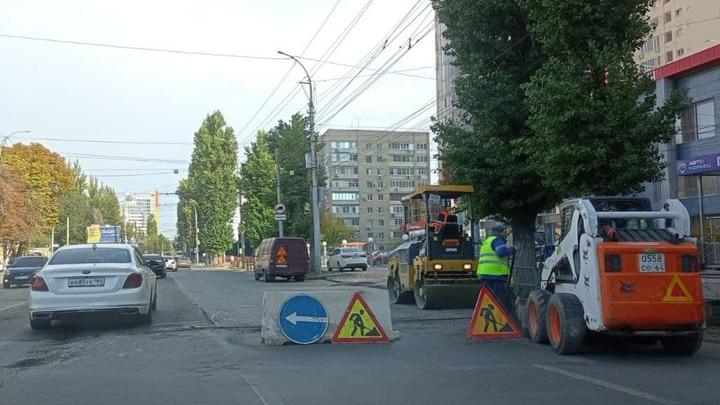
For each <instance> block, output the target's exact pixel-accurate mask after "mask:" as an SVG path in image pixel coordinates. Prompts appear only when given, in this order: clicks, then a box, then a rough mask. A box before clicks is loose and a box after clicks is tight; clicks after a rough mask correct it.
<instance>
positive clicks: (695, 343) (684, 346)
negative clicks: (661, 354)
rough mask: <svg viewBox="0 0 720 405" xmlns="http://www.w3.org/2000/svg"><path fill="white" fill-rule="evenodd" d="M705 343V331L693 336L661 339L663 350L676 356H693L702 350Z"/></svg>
mask: <svg viewBox="0 0 720 405" xmlns="http://www.w3.org/2000/svg"><path fill="white" fill-rule="evenodd" d="M702 341H703V331H701V330H699V331H697V332H695V333H693V334H691V335H684V336H670V337H665V338H662V339H660V344H662V347H663V349H665V351H666V352H668V353H670V354H672V355H675V356H692V355H693V354H695V352H697V351H698V349H700V346H701V345H702Z"/></svg>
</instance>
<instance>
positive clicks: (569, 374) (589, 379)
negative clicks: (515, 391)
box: [533, 364, 679, 405]
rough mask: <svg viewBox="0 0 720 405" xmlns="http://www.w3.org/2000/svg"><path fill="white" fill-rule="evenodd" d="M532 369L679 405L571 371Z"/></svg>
mask: <svg viewBox="0 0 720 405" xmlns="http://www.w3.org/2000/svg"><path fill="white" fill-rule="evenodd" d="M533 367H536V368H539V369H542V370H545V371H549V372H551V373H555V374H559V375H564V376H565V377H570V378H574V379H576V380H580V381H583V382H586V383H588V384H595V385H598V386H600V387H604V388H608V389H611V390H615V391H618V392H622V393H623V394H628V395H632V396H635V397H638V398H643V399H647V400H648V401H653V402H657V403H659V404H667V405H674V404H679V402H676V401H673V400H670V399H666V398H661V397H658V396H656V395H653V394H650V393H647V392H643V391H638V390H636V389H633V388H630V387H625V386H622V385H617V384H613V383H611V382H609V381H605V380H601V379H598V378H594V377H590V376H586V375H583V374H578V373H574V372H572V371H566V370H563V369H560V368H557V367H552V366H546V365H544V364H533Z"/></svg>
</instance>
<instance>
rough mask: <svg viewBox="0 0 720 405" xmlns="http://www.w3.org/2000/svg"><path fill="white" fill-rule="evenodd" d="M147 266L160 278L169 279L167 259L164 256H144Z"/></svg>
mask: <svg viewBox="0 0 720 405" xmlns="http://www.w3.org/2000/svg"><path fill="white" fill-rule="evenodd" d="M143 260H145V265H146V266H148V267H150V270H152V271H153V273H155V275H156V276H158V278H165V277H167V269H166V268H165V259H163V257H162V256H160V255H156V254H147V255H143Z"/></svg>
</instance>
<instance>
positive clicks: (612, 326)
mask: <svg viewBox="0 0 720 405" xmlns="http://www.w3.org/2000/svg"><path fill="white" fill-rule="evenodd" d="M560 216H561V236H560V241H559V243H558V244H557V246H556V248H555V252H554V253H553V254H552V255H551V256H550V257H549V258H548V259H547V260H545V262H544V263H541V264H540V265H539V267H541V269H542V281H541V285H540V289H538V290H535V291H532V292H531V293H530V296H529V297H528V302H527V314H526V315H527V317H526V320H527V329H528V334H529V337H530V339H531V340H532V341H534V342H536V343H546V342H548V341H549V343H550V345H551V346H552V348H553V349H554V350H555V352H557V353H560V354H570V353H575V352H578V351H579V350H580V349H581V348H582V345H583V340H584V339H585V336H586V335H587V334H588V333H595V334H602V335H609V336H642V337H646V338H648V339H652V338H657V340H659V341H660V343H661V344H662V346H663V348H664V349H665V350H666V351H668V352H670V353H673V354H676V355H686V356H689V355H692V354H694V353H695V352H696V351H697V350H698V349H699V348H700V345H701V344H702V338H703V325H704V320H705V314H704V307H703V295H702V285H701V280H700V269H699V263H698V249H697V246H696V242H697V241H696V239H695V238H692V237H691V236H690V217H689V215H688V212H687V210H686V209H685V207H684V206H683V205H682V203H680V201H678V200H668V201H667V202H666V203H665V204H664V206H663V209H662V210H660V211H652V209H651V206H650V201H649V200H648V199H645V198H622V197H589V198H580V199H574V200H569V201H566V202H564V203H563V204H562V205H561V206H560Z"/></svg>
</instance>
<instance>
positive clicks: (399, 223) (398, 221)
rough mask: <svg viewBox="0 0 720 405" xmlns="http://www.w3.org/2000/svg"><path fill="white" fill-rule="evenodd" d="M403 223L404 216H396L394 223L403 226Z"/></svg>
mask: <svg viewBox="0 0 720 405" xmlns="http://www.w3.org/2000/svg"><path fill="white" fill-rule="evenodd" d="M402 224H403V219H402V218H395V219H393V225H396V226H402Z"/></svg>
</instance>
